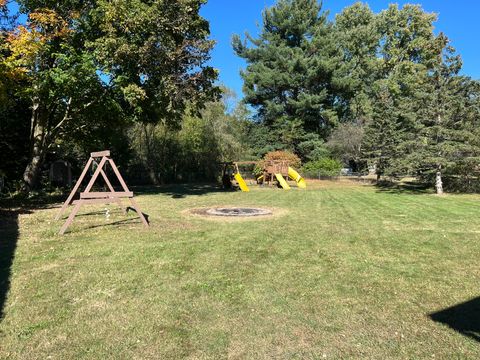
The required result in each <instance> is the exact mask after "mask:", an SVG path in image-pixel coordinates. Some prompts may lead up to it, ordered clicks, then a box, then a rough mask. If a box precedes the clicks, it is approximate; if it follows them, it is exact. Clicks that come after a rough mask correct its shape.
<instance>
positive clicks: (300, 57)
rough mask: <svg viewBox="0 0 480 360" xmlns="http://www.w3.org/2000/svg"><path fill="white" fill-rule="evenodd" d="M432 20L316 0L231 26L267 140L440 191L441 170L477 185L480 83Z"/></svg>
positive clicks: (464, 184)
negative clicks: (249, 25) (245, 29)
mask: <svg viewBox="0 0 480 360" xmlns="http://www.w3.org/2000/svg"><path fill="white" fill-rule="evenodd" d="M435 21H436V15H435V14H431V13H426V12H424V11H423V10H422V8H421V7H420V6H417V5H405V6H404V7H402V8H399V7H398V5H390V6H389V7H388V9H386V10H384V11H382V12H380V13H378V14H375V13H373V12H372V10H371V9H370V8H369V7H368V5H367V4H364V3H361V2H358V3H355V4H354V5H352V6H350V7H347V8H345V9H344V10H343V11H342V12H341V13H339V14H337V15H336V16H335V18H334V20H333V21H330V20H328V18H327V13H325V12H323V11H322V10H321V8H320V5H319V3H318V2H317V1H316V0H279V1H278V2H277V4H276V5H275V6H273V7H271V8H269V9H266V10H265V11H264V12H263V26H262V28H261V32H260V34H259V37H258V38H253V37H252V36H250V35H248V34H247V36H246V39H243V40H242V39H241V38H240V37H239V36H235V37H234V39H233V47H234V49H235V51H236V53H237V54H238V56H240V57H242V58H244V59H245V60H246V61H247V63H248V66H247V68H246V70H245V71H244V72H242V77H243V79H244V92H245V94H246V96H245V102H246V103H247V104H250V105H251V106H252V107H253V108H255V109H256V113H255V117H256V120H257V122H258V124H260V126H263V127H264V128H265V130H264V131H265V132H266V133H268V137H269V138H270V141H269V144H271V145H272V146H273V147H275V148H277V149H279V148H283V149H289V150H292V151H294V152H295V153H297V154H298V155H300V156H301V158H302V160H304V161H310V162H312V161H313V162H315V161H317V163H319V162H320V160H321V159H322V158H325V157H327V158H329V157H332V158H336V159H340V160H342V161H343V162H344V163H345V164H350V167H352V168H354V169H355V170H356V171H359V170H362V169H366V168H367V167H370V168H371V169H372V168H374V169H375V172H376V174H377V176H378V178H380V177H381V176H388V177H391V178H395V177H400V176H405V175H411V176H415V177H417V178H419V179H421V180H422V181H425V182H427V183H430V184H432V185H433V184H434V185H435V187H436V190H437V192H438V193H441V192H442V191H443V186H444V182H445V180H446V181H447V183H446V184H445V185H447V186H449V187H450V189H457V190H472V189H474V188H475V187H477V186H478V175H479V166H478V164H479V154H480V147H479V145H480V144H479V141H480V140H479V139H480V138H479V136H478V135H479V129H480V127H479V121H480V116H479V113H480V106H479V105H480V99H479V94H480V87H479V82H478V81H475V80H472V79H471V78H469V77H467V76H462V75H460V70H461V65H462V63H461V58H460V56H459V55H458V54H456V52H455V50H454V49H453V47H452V46H451V44H450V42H449V40H448V38H447V36H446V35H445V34H443V33H438V34H436V33H435V32H434V22H435ZM312 145H313V148H312ZM310 166H313V164H310ZM477 189H478V187H477Z"/></svg>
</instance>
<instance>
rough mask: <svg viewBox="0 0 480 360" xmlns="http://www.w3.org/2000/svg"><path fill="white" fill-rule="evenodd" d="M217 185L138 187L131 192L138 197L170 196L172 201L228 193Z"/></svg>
mask: <svg viewBox="0 0 480 360" xmlns="http://www.w3.org/2000/svg"><path fill="white" fill-rule="evenodd" d="M230 191H234V190H225V189H223V188H222V187H221V186H220V185H217V184H179V185H165V186H148V187H146V186H138V187H135V188H134V189H133V192H134V193H135V194H138V195H155V194H163V195H167V196H171V197H172V199H184V198H186V197H187V196H201V195H206V194H211V193H217V192H230Z"/></svg>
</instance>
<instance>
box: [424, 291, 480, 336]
mask: <svg viewBox="0 0 480 360" xmlns="http://www.w3.org/2000/svg"><path fill="white" fill-rule="evenodd" d="M429 316H430V318H431V319H432V320H433V321H436V322H439V323H442V324H445V325H448V326H449V327H450V328H452V329H453V330H455V331H458V332H459V333H460V334H462V335H465V336H468V337H470V338H472V339H473V340H476V341H478V342H480V297H477V298H474V299H472V300H469V301H466V302H464V303H461V304H457V305H454V306H452V307H449V308H447V309H444V310H441V311H438V312H435V313H432V314H429Z"/></svg>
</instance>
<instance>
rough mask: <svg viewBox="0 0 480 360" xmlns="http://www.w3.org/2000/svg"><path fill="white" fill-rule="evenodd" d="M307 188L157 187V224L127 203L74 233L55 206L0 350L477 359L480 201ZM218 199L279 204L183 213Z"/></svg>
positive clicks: (19, 250) (29, 257)
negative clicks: (248, 214) (224, 213)
mask: <svg viewBox="0 0 480 360" xmlns="http://www.w3.org/2000/svg"><path fill="white" fill-rule="evenodd" d="M309 185H310V187H309V189H307V190H306V191H301V190H298V189H292V190H291V191H282V190H279V189H254V190H252V191H251V192H250V193H241V192H218V191H214V189H213V188H209V187H201V186H196V187H168V188H160V189H150V191H149V192H148V193H143V194H140V195H139V196H138V197H137V200H138V203H139V204H140V206H141V208H142V210H143V211H144V212H145V213H148V214H149V216H150V221H151V227H150V228H149V229H148V230H145V229H143V228H142V226H141V223H140V221H139V220H138V218H137V217H136V216H135V214H134V213H130V214H129V215H128V219H127V221H123V220H124V219H125V216H124V215H122V213H121V212H119V211H118V210H117V209H116V208H115V206H114V205H109V206H107V207H108V208H109V209H111V216H110V217H109V218H108V219H107V218H106V217H105V214H104V210H103V209H104V208H105V206H97V207H85V208H83V210H82V211H81V213H80V215H81V216H78V217H77V218H76V220H75V222H74V224H73V226H72V227H71V228H70V229H69V231H68V233H66V234H65V235H64V236H59V235H57V232H58V230H59V228H60V226H61V222H55V221H54V220H53V217H54V215H55V213H56V211H57V210H58V209H57V208H51V209H43V210H36V211H33V212H32V213H31V214H21V215H19V219H18V239H17V240H16V249H15V256H14V259H13V262H12V265H11V267H10V269H9V270H10V271H11V277H10V289H9V291H8V294H7V299H6V301H5V304H4V309H3V312H4V318H3V319H2V320H1V321H0V358H12V359H15V358H22V359H47V358H51V359H71V358H76V359H77V358H80V359H105V358H119V359H132V358H133V359H135V358H136V359H144V358H151V359H179V358H190V359H222V358H231V359H236V358H239V359H244V358H247V359H270V358H280V359H285V358H315V359H316V358H321V359H323V358H327V359H328V358H334V359H339V358H376V359H385V358H399V359H407V358H411V359H418V358H437V359H439V358H440V359H452V358H471V359H475V358H479V357H480V342H479V341H480V324H478V325H477V326H476V328H475V323H473V328H472V322H471V321H470V323H469V322H468V321H469V320H468V318H469V317H470V318H472V317H473V318H474V319H479V318H480V317H479V309H478V301H477V300H478V297H479V296H480V287H479V284H480V262H479V259H480V216H479V215H480V196H475V195H447V196H443V197H438V196H435V195H431V194H422V193H411V192H401V191H400V192H397V191H388V190H386V191H382V190H380V189H378V188H376V187H374V186H367V185H357V184H350V183H328V182H320V183H316V184H313V185H312V184H309ZM215 205H233V206H235V205H239V206H240V205H241V206H244V205H245V206H246V205H251V206H265V207H270V208H275V209H277V210H282V211H278V215H276V216H273V217H271V218H262V219H255V220H245V221H222V220H208V219H203V218H201V217H198V216H191V215H188V214H187V213H185V211H186V210H188V209H191V208H198V207H204V206H215ZM92 211H99V213H97V214H90V215H89V214H88V213H91V212H92ZM6 224H7V223H6V222H4V223H3V226H4V228H3V229H2V231H1V232H0V236H3V238H2V239H1V241H2V242H5V241H6V239H7V238H9V239H10V240H12V236H16V235H15V234H16V230H15V229H7V226H6ZM7 225H8V226H9V227H11V226H12V222H10V223H8V224H7ZM2 234H3V235H2ZM0 251H1V247H0ZM472 299H473V301H472V302H470V303H467V304H466V305H463V306H460V307H459V309H460V310H459V311H457V312H454V315H453V316H451V317H450V318H448V317H447V320H448V321H447V322H446V323H445V322H438V321H434V320H433V319H432V318H431V316H430V315H431V314H434V313H437V312H439V311H442V310H444V309H447V308H449V307H452V306H457V305H459V304H462V303H465V302H468V301H470V300H472ZM472 304H473V305H472ZM455 314H456V315H455ZM455 316H457V317H458V316H460V317H461V318H456V317H455ZM434 317H435V316H434ZM475 317H476V318H475ZM448 323H450V325H451V326H448ZM465 324H466V325H465ZM469 324H470V325H469ZM462 326H464V327H463V328H462ZM455 327H456V328H457V329H455ZM457 330H461V331H457ZM462 332H463V333H462Z"/></svg>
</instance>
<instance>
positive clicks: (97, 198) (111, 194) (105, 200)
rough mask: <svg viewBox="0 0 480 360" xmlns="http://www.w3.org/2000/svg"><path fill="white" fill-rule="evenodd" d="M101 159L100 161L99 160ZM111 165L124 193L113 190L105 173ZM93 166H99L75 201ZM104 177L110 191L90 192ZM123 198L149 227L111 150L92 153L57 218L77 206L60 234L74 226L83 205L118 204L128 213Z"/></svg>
mask: <svg viewBox="0 0 480 360" xmlns="http://www.w3.org/2000/svg"><path fill="white" fill-rule="evenodd" d="M99 159H100V160H99ZM107 163H108V164H110V166H111V167H112V170H113V172H114V173H115V175H116V176H117V179H118V181H119V182H120V185H121V186H122V188H123V191H115V189H114V188H113V186H112V184H111V182H110V180H109V179H108V177H107V174H106V173H105V171H104V169H103V168H104V166H105V165H106V164H107ZM92 164H97V168H96V169H95V172H94V173H93V175H92V178H91V179H90V181H89V182H88V184H87V187H86V188H85V190H84V191H83V192H81V193H80V199H79V200H73V197H74V196H75V194H76V193H77V191H78V189H79V188H80V185H81V184H82V181H83V178H84V177H85V175H86V174H87V172H88V169H89V168H90V166H91V165H92ZM99 175H102V177H103V180H104V181H105V183H106V184H107V187H108V189H109V190H110V191H100V192H92V191H90V190H91V189H92V187H93V185H94V184H95V181H96V180H97V178H98V176H99ZM122 198H128V199H129V201H130V204H131V205H132V207H133V208H134V209H135V211H136V212H137V214H138V215H139V216H140V219H141V220H142V223H143V225H144V226H145V227H148V226H149V225H148V221H147V219H146V218H145V216H144V215H143V213H142V211H141V210H140V208H139V207H138V204H137V202H136V201H135V199H134V198H133V192H132V191H130V190H129V189H128V186H127V184H126V183H125V181H124V180H123V178H122V175H120V171H118V168H117V166H116V165H115V162H114V161H113V159H112V158H111V157H110V150H105V151H98V152H92V153H91V154H90V158H89V159H88V162H87V164H86V165H85V168H84V169H83V171H82V174H81V175H80V177H79V178H78V180H77V182H76V184H75V186H74V187H73V189H72V192H71V193H70V195H69V196H68V198H67V200H65V202H64V203H63V205H62V208H61V209H60V211H59V212H58V214H57V216H56V217H55V220H59V219H60V217H61V216H62V214H63V213H64V212H65V210H66V209H67V207H68V205H70V204H73V205H75V206H74V208H73V210H72V212H71V213H70V215H69V216H68V218H67V220H66V221H65V223H64V224H63V226H62V228H61V229H60V232H59V234H60V235H63V234H64V233H65V231H66V230H67V228H68V227H69V226H70V225H71V224H72V222H73V219H74V218H75V215H77V212H78V210H79V209H80V207H81V206H82V205H83V204H110V203H117V204H118V205H119V206H120V207H121V208H122V210H123V211H124V213H126V210H127V209H126V208H124V207H123V205H122V201H121V199H122Z"/></svg>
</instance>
